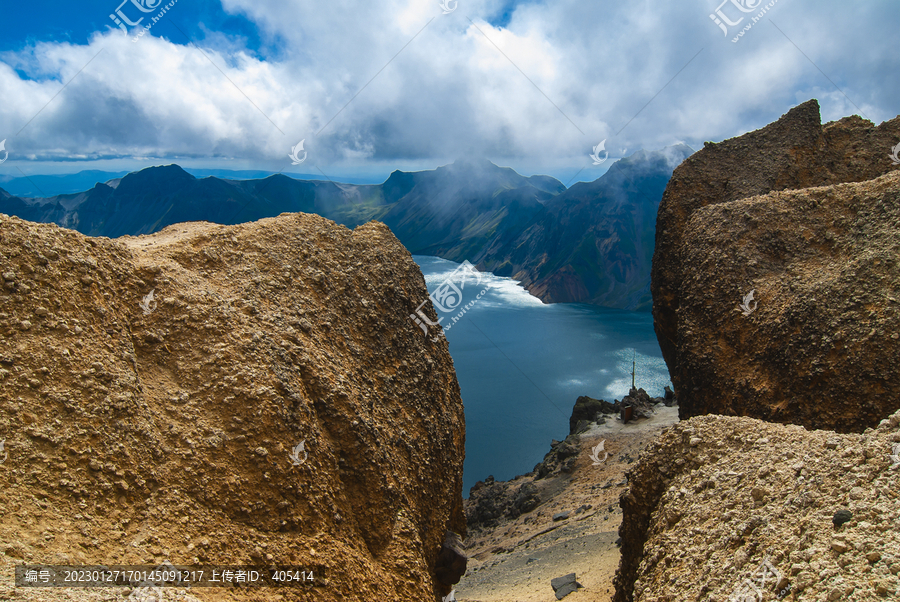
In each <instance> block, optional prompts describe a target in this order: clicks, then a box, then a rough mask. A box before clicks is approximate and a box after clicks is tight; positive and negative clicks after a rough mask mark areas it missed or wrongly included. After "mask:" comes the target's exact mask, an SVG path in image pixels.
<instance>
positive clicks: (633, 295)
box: [0, 147, 689, 309]
mask: <svg viewBox="0 0 900 602" xmlns="http://www.w3.org/2000/svg"><path fill="white" fill-rule="evenodd" d="M688 154H689V150H688V149H687V147H673V148H672V149H666V150H665V151H655V152H651V153H645V152H643V151H642V152H641V153H638V154H637V155H634V156H632V157H630V158H628V159H624V160H622V161H619V162H617V163H616V164H615V165H614V166H613V168H611V170H610V172H608V173H607V174H605V175H604V176H602V177H601V178H599V179H598V180H596V181H595V182H590V183H579V184H576V185H575V186H573V187H572V188H571V189H568V190H567V189H566V187H565V186H564V185H563V184H562V183H561V182H560V181H559V180H557V179H555V178H552V177H550V176H541V175H537V176H531V177H526V176H522V175H521V174H519V173H517V172H516V171H515V170H513V169H511V168H509V167H499V166H497V165H495V164H493V163H492V162H490V161H489V160H487V159H483V158H464V159H459V160H457V161H456V162H454V163H451V164H449V165H445V166H442V167H439V168H437V169H434V170H430V171H419V172H403V171H395V172H393V173H392V174H391V175H390V176H389V177H388V178H387V180H385V181H384V183H382V184H348V183H336V182H332V181H329V180H297V179H295V178H293V177H289V176H286V175H283V174H276V175H272V176H268V177H265V178H263V179H246V180H237V179H223V178H219V177H216V176H208V177H202V178H198V177H196V176H195V175H192V174H191V173H189V172H188V171H186V170H185V169H182V168H181V167H180V166H178V165H165V166H159V167H150V168H147V169H143V170H141V171H138V172H133V173H129V174H124V175H119V174H110V173H109V172H82V173H83V174H85V175H81V174H76V175H80V177H82V179H84V178H87V179H90V178H91V177H96V176H99V175H104V174H105V175H114V176H115V177H114V178H110V179H108V180H105V181H104V182H99V181H98V182H96V183H95V184H94V185H93V187H92V188H89V189H86V190H84V191H80V192H72V193H66V194H57V195H53V196H48V197H46V198H28V197H24V196H17V195H12V194H10V193H8V192H6V191H4V190H2V189H0V211H2V212H4V213H8V214H11V215H16V216H18V217H20V218H22V219H26V220H29V221H33V222H44V223H48V222H52V223H55V224H58V225H59V226H62V227H65V228H70V229H73V230H77V231H78V232H81V233H82V234H87V235H90V236H107V237H110V238H116V237H119V236H123V235H133V236H137V235H142V234H151V233H153V232H157V231H159V230H161V229H163V228H165V227H166V226H169V225H172V224H176V223H181V222H190V221H209V222H213V223H218V224H225V225H230V224H236V223H241V222H250V221H256V220H259V219H262V218H264V217H274V216H277V215H279V214H281V213H293V212H303V213H315V214H318V215H321V216H323V217H326V218H328V219H331V220H334V221H335V222H338V223H340V224H343V225H345V226H347V227H349V228H355V227H357V226H359V225H361V224H364V223H366V222H369V221H371V220H378V221H381V222H383V223H385V224H386V225H387V226H388V227H389V228H390V229H391V230H392V231H393V232H394V234H395V235H396V236H397V238H398V239H399V240H400V241H401V242H402V243H403V244H404V245H405V246H406V248H407V249H408V250H409V251H410V252H411V253H413V254H419V255H434V256H438V257H443V258H445V259H450V260H452V261H460V262H461V261H464V260H468V261H470V262H472V263H474V264H478V265H480V266H481V267H482V268H485V269H489V270H492V271H495V273H497V274H499V275H503V276H513V277H515V278H517V279H521V280H523V281H524V282H525V284H526V286H528V288H529V290H530V291H531V292H532V293H533V294H535V295H536V296H538V297H539V298H541V299H542V300H544V301H546V302H560V301H567V302H585V303H594V304H598V305H603V306H607V307H618V308H623V309H649V305H648V302H647V300H648V299H649V294H648V291H649V282H650V258H651V257H652V253H653V246H652V242H653V238H654V226H655V215H656V209H657V206H658V204H659V200H660V198H661V196H662V190H663V189H664V188H665V185H666V183H667V182H668V180H669V177H670V176H671V173H672V170H673V169H674V167H675V165H677V164H678V163H680V161H681V160H682V159H683V158H684V157H686V156H687V155H688ZM648 245H649V246H648ZM592 248H593V249H594V250H591V249H592Z"/></svg>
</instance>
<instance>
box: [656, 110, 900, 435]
mask: <svg viewBox="0 0 900 602" xmlns="http://www.w3.org/2000/svg"><path fill="white" fill-rule="evenodd" d="M898 141H900V118H897V119H894V120H892V121H888V122H885V123H882V124H881V125H880V126H878V127H873V126H872V124H871V123H869V122H867V121H864V120H862V119H860V118H859V117H849V118H845V119H842V120H841V121H838V122H834V123H829V124H827V125H825V126H822V125H820V119H819V110H818V104H817V103H816V102H815V101H809V102H807V103H805V104H803V105H800V106H798V107H796V108H795V109H792V110H791V111H790V112H789V113H788V114H787V115H785V116H784V117H782V118H781V119H780V120H779V121H777V122H775V123H773V124H771V125H769V126H766V127H765V128H763V129H761V130H758V131H756V132H751V133H749V134H746V135H744V136H741V137H739V138H735V139H732V140H727V141H725V142H722V143H720V144H708V145H707V146H706V147H705V148H704V149H702V150H701V151H699V152H697V153H696V154H694V155H693V156H691V157H690V158H688V159H687V160H686V161H685V162H684V163H682V165H681V166H679V167H678V168H677V169H676V170H675V173H674V175H673V177H672V180H671V181H670V183H669V185H668V187H667V188H666V192H665V194H664V195H663V200H662V203H661V204H660V209H659V216H658V221H657V233H656V252H655V255H654V261H653V283H652V291H653V297H654V309H653V311H654V325H655V328H656V332H657V336H658V339H659V343H660V347H661V349H662V352H663V357H664V358H665V360H666V364H667V365H668V368H669V373H670V375H671V378H672V382H673V384H674V386H675V391H676V392H677V394H678V403H679V407H680V415H681V417H682V418H688V417H691V416H696V415H699V414H706V413H721V414H736V415H743V416H753V417H758V418H762V419H766V420H774V421H780V422H792V423H797V424H803V425H805V426H808V427H810V428H830V429H836V430H839V431H851V430H855V431H859V430H862V429H864V428H865V427H867V426H871V425H873V424H875V423H877V421H878V420H879V419H881V418H883V417H884V416H886V415H887V414H889V413H890V412H891V411H893V410H895V409H897V408H898V407H900V340H898V337H900V264H898V257H900V238H898V235H897V232H898V229H900V200H898V199H900V166H897V165H894V164H893V163H892V161H891V159H890V157H889V154H890V151H891V148H892V146H894V145H895V144H897V142H898ZM841 183H844V184H841ZM751 291H752V292H753V298H752V299H750V298H749V297H747V296H748V295H749V294H750V293H751ZM745 299H746V303H744V302H745ZM742 304H743V305H745V307H746V308H747V309H744V310H742V309H741V308H740V307H739V306H740V305H742Z"/></svg>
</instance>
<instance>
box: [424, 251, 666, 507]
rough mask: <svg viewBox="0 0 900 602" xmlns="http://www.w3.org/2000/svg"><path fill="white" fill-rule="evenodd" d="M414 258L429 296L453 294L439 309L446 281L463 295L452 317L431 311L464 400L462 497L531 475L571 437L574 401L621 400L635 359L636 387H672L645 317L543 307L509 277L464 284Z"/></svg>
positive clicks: (436, 264) (470, 279)
mask: <svg viewBox="0 0 900 602" xmlns="http://www.w3.org/2000/svg"><path fill="white" fill-rule="evenodd" d="M414 259H415V260H416V262H417V263H418V264H419V266H420V267H421V269H422V273H423V274H424V275H425V282H426V284H427V286H428V291H429V293H431V294H432V297H435V291H437V289H439V288H442V284H443V285H444V287H443V290H444V291H445V292H446V291H448V290H449V291H450V292H451V294H450V295H449V296H448V297H446V298H443V297H437V298H438V300H439V303H438V304H440V303H443V304H444V306H446V307H448V308H449V307H450V306H452V305H453V303H455V302H456V299H454V295H453V293H454V292H455V291H454V290H453V289H454V286H448V285H447V284H446V283H448V282H449V283H452V284H453V285H455V288H456V289H458V290H460V292H461V293H462V302H461V303H459V304H458V305H457V306H456V307H455V309H454V311H452V312H448V313H442V312H441V311H438V317H439V318H441V317H442V318H443V319H442V321H441V326H443V327H445V328H446V327H447V326H448V324H449V328H446V330H445V336H446V337H447V341H448V343H449V346H450V355H451V356H452V357H453V363H454V366H455V367H456V376H457V378H458V379H459V386H460V389H461V391H462V399H463V403H464V404H465V412H466V461H465V467H464V478H463V497H468V495H469V488H470V487H471V486H472V485H474V484H475V482H476V481H478V480H482V479H484V478H485V477H487V476H488V475H493V476H494V477H495V478H497V479H498V480H508V479H511V478H512V477H515V476H516V475H520V474H524V473H526V472H530V471H531V469H532V468H534V465H535V464H537V463H538V462H540V461H541V459H543V457H544V454H546V453H547V452H548V451H550V441H551V440H552V439H559V440H562V439H564V438H565V437H566V435H567V434H568V433H569V416H571V414H572V406H574V405H575V400H576V399H577V398H578V397H579V396H581V395H589V396H591V397H595V398H600V399H606V400H607V401H613V399H621V398H622V397H624V396H625V395H626V394H627V393H628V390H629V388H630V387H631V361H632V357H633V356H634V357H635V361H636V362H637V369H636V383H637V386H638V387H642V388H643V389H645V390H646V391H647V393H649V394H650V395H651V396H652V397H657V396H662V394H663V387H665V386H666V385H670V386H671V382H670V381H669V373H668V371H667V369H666V364H665V362H664V361H663V359H662V354H661V353H660V350H659V344H658V343H657V341H656V334H655V333H654V332H653V317H652V316H651V314H650V313H649V312H646V313H635V312H628V311H621V310H615V309H604V308H599V307H595V306H592V305H585V304H580V303H564V304H554V305H545V304H544V303H542V302H541V301H540V300H539V299H537V298H536V297H532V296H531V295H530V294H529V293H528V292H526V291H525V289H524V288H522V287H521V286H520V285H519V284H518V283H517V282H516V281H515V280H512V279H510V278H499V277H497V276H494V275H493V274H487V273H486V274H482V275H481V281H480V282H478V281H477V280H476V276H475V275H474V274H469V275H468V276H465V277H464V278H463V277H462V274H463V273H465V272H463V271H459V270H457V268H459V267H460V264H457V263H454V262H452V261H447V260H446V259H440V258H437V257H425V256H415V257H414ZM454 271H456V272H455V274H454ZM482 291H486V292H484V293H483V294H482ZM479 294H482V295H481V298H480V299H476V297H477V296H478V295H479ZM441 299H443V300H441ZM473 302H474V304H473V305H472V306H471V308H470V309H468V310H467V311H465V313H464V315H462V316H459V314H460V312H461V311H463V308H464V307H466V306H467V305H468V304H470V303H473ZM435 309H436V310H437V309H438V307H437V304H436V306H435ZM458 316H459V317H458ZM453 317H458V318H457V321H456V322H455V323H452V322H451V320H452V318H453ZM437 328H438V327H431V329H430V335H437V334H438V333H439V329H437Z"/></svg>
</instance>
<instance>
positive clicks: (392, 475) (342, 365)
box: [0, 214, 466, 601]
mask: <svg viewBox="0 0 900 602" xmlns="http://www.w3.org/2000/svg"><path fill="white" fill-rule="evenodd" d="M0 222H2V223H0V262H2V269H0V276H2V279H3V287H2V289H0V334H2V338H0V440H5V451H6V452H8V457H7V458H6V459H5V461H4V462H3V463H2V464H0V542H3V543H2V547H0V573H2V575H3V576H2V578H0V579H2V581H0V591H2V590H4V588H11V587H12V583H11V575H12V565H13V564H14V563H17V562H22V561H26V562H31V563H78V564H93V563H110V564H112V563H116V564H151V565H156V564H159V563H161V562H162V561H164V560H168V561H171V562H172V563H174V564H176V565H195V564H200V563H202V564H207V565H212V564H217V565H240V564H245V565H248V564H252V565H256V566H270V565H294V566H304V567H309V568H311V569H313V570H314V575H315V579H316V584H317V587H316V588H315V589H314V590H313V591H311V592H310V591H306V589H304V588H299V589H298V588H286V589H283V590H280V591H279V592H278V596H280V597H278V596H276V595H275V594H274V593H271V592H270V593H266V595H265V596H263V597H262V598H258V597H257V596H258V595H262V594H258V592H253V591H252V590H250V591H248V592H247V593H246V594H239V593H235V594H230V595H229V597H228V599H229V600H241V599H247V600H250V599H253V600H256V599H266V600H272V599H276V598H277V599H279V600H317V601H320V600H322V601H334V600H438V599H439V597H440V596H441V595H445V594H447V593H448V592H449V591H450V587H449V585H450V584H446V583H441V582H439V580H438V579H437V578H436V577H435V570H436V567H437V565H438V559H439V556H440V555H441V550H442V544H444V542H445V536H446V535H447V532H448V531H455V532H457V533H460V534H464V533H465V528H466V525H465V517H464V514H463V511H462V496H461V493H462V468H463V458H464V437H465V434H464V418H463V406H462V402H461V400H460V395H459V386H458V384H457V381H456V375H455V373H454V370H453V363H452V360H451V358H450V355H449V353H448V351H447V343H446V342H445V341H443V340H439V341H438V342H437V343H433V342H431V341H429V340H427V339H426V338H425V337H423V336H422V333H421V331H420V330H419V328H418V327H417V326H416V325H415V323H414V322H413V321H412V320H410V318H409V315H410V314H411V313H413V312H414V310H415V308H416V307H417V306H418V305H419V304H420V303H421V301H422V300H424V299H427V295H428V293H427V290H426V288H425V282H424V279H423V277H422V274H421V272H420V271H419V269H418V267H417V266H416V264H415V263H414V262H413V260H412V257H411V256H410V254H409V253H408V252H407V251H406V250H405V249H404V248H403V246H402V245H401V244H400V243H399V242H398V241H397V240H396V238H394V236H393V235H392V234H391V233H390V231H389V230H388V229H387V227H385V226H384V225H382V224H378V223H370V224H367V225H364V226H360V227H358V228H356V229H355V230H354V231H350V230H348V229H346V228H344V227H342V226H338V225H336V224H334V223H333V222H331V221H329V220H326V219H324V218H320V217H317V216H312V215H305V214H290V215H289V214H284V215H282V216H279V217H277V218H271V219H265V220H261V221H259V222H256V223H250V224H244V225H237V226H217V225H213V224H208V223H188V224H177V225H174V226H170V227H168V228H166V229H165V230H162V231H161V232H158V233H156V234H153V235H150V236H144V237H138V238H130V237H124V238H121V239H115V240H110V239H104V238H88V237H85V236H83V235H81V234H78V233H76V232H73V231H70V230H64V229H61V228H59V227H57V226H54V225H42V224H40V225H39V224H33V223H29V222H24V221H22V220H19V219H17V218H10V217H7V216H0ZM151 291H152V292H153V293H154V294H153V298H152V300H151V299H150V298H149V297H148V294H149V293H150V292H151ZM429 308H430V306H429ZM428 311H429V312H433V310H431V309H429V310H428ZM431 317H432V319H435V320H436V316H435V315H432V316H431ZM301 442H302V443H303V448H302V449H301V448H300V447H299V444H300V443H301ZM0 459H2V458H0ZM444 556H447V554H444ZM459 562H460V560H459V558H451V559H450V562H449V564H447V563H445V564H447V566H445V567H443V568H442V571H441V572H442V575H444V576H447V575H450V576H452V575H459V574H461V572H462V571H464V567H463V568H462V569H460V567H458V566H456V565H458V564H459ZM127 593H128V592H127V590H126V591H125V592H124V593H122V589H118V590H116V591H115V592H113V593H109V594H107V597H104V598H103V599H104V600H113V599H121V597H122V596H124V595H127ZM195 593H196V592H195ZM214 593H215V592H214V590H206V591H205V592H203V593H202V594H198V595H200V596H201V597H202V598H204V599H206V596H207V595H209V596H212V595H213V594H214ZM88 595H89V592H88V591H87V590H47V589H42V590H29V589H27V588H25V589H18V590H17V591H16V593H15V596H16V599H33V600H56V599H77V600H81V599H85V600H87V599H94V598H88V597H84V596H88ZM90 595H91V596H95V595H97V594H96V593H90ZM217 595H218V594H217ZM63 596H70V597H65V598H64V597H63ZM71 596H74V597H71ZM79 596H80V597H79ZM231 596H233V597H231ZM242 596H245V597H242ZM272 596H275V597H272ZM167 599H168V598H167ZM209 599H212V598H209ZM215 599H217V600H218V599H220V598H218V597H216V598H215Z"/></svg>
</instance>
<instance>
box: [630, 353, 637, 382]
mask: <svg viewBox="0 0 900 602" xmlns="http://www.w3.org/2000/svg"><path fill="white" fill-rule="evenodd" d="M635 357H637V353H636V352H635V355H632V356H631V388H632V389H634V368H635V362H634V358H635Z"/></svg>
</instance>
